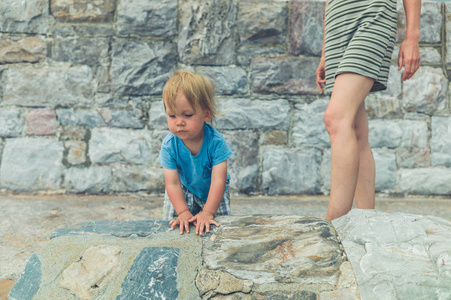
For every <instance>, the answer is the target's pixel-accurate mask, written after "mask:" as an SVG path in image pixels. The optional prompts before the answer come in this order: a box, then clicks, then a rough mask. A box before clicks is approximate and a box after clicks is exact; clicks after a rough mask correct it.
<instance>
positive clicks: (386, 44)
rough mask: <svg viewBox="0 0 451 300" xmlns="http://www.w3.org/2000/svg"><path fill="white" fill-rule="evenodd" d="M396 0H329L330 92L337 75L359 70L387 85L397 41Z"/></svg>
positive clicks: (377, 86) (327, 51)
mask: <svg viewBox="0 0 451 300" xmlns="http://www.w3.org/2000/svg"><path fill="white" fill-rule="evenodd" d="M396 2H397V1H396V0H329V3H328V6H327V10H326V21H325V22H326V23H325V33H326V37H325V48H324V51H325V59H326V89H325V90H326V93H331V92H332V89H333V86H334V83H335V77H336V76H337V75H339V74H341V73H356V74H360V75H363V76H367V77H370V78H373V79H375V83H374V85H373V87H372V89H371V91H372V92H373V91H378V90H384V89H386V88H387V80H388V72H389V70H390V62H391V56H392V53H393V48H394V45H395V41H396V26H397V13H396Z"/></svg>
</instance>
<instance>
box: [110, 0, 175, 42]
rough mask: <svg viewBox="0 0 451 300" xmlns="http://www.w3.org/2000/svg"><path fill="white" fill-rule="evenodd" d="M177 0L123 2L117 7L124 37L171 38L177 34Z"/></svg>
mask: <svg viewBox="0 0 451 300" xmlns="http://www.w3.org/2000/svg"><path fill="white" fill-rule="evenodd" d="M176 17H177V0H164V1H161V0H151V1H143V0H123V1H120V2H119V4H118V7H117V24H118V25H117V26H118V32H119V34H122V35H128V34H135V35H140V36H154V37H171V36H174V35H175V34H176V33H177V18H176Z"/></svg>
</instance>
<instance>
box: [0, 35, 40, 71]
mask: <svg viewBox="0 0 451 300" xmlns="http://www.w3.org/2000/svg"><path fill="white" fill-rule="evenodd" d="M46 55H47V45H46V43H45V42H44V41H43V40H41V39H39V38H35V37H27V38H24V39H21V40H19V41H17V42H15V41H10V40H6V39H4V40H1V41H0V64H6V63H24V62H39V61H43V60H44V58H45V56H46Z"/></svg>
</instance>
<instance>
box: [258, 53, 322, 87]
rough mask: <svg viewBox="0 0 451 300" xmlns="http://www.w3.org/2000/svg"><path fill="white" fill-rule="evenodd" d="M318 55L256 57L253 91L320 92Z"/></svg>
mask: <svg viewBox="0 0 451 300" xmlns="http://www.w3.org/2000/svg"><path fill="white" fill-rule="evenodd" d="M318 62H319V60H318V58H316V57H302V56H301V57H296V58H292V57H276V58H267V57H262V58H256V59H254V60H253V61H252V70H251V78H252V91H253V92H254V93H258V94H277V95H302V94H319V93H320V92H319V90H318V87H317V86H316V77H315V72H311V70H316V68H317V67H318Z"/></svg>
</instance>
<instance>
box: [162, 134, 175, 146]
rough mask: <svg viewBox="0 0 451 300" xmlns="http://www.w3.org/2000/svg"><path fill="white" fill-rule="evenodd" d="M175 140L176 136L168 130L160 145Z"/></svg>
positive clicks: (171, 142) (168, 143)
mask: <svg viewBox="0 0 451 300" xmlns="http://www.w3.org/2000/svg"><path fill="white" fill-rule="evenodd" d="M175 142H176V136H175V135H174V134H172V133H171V132H169V133H168V134H167V135H166V136H165V137H164V139H163V141H162V145H170V144H173V143H175Z"/></svg>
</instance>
